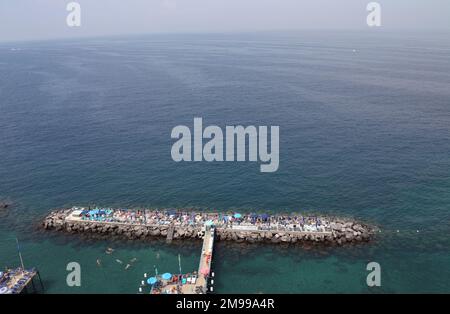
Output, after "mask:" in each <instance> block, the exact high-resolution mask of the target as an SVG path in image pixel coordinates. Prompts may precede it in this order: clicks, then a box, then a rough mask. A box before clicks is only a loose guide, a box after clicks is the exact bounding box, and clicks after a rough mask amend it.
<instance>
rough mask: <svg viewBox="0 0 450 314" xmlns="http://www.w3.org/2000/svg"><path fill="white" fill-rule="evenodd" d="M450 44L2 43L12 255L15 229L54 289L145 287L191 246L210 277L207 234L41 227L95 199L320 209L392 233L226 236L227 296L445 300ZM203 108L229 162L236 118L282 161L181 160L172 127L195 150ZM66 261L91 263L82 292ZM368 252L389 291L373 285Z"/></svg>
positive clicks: (175, 39) (266, 37)
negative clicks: (121, 236)
mask: <svg viewBox="0 0 450 314" xmlns="http://www.w3.org/2000/svg"><path fill="white" fill-rule="evenodd" d="M449 51H450V36H448V34H437V33H436V34H431V33H430V34H427V35H424V34H423V33H422V34H419V33H417V34H414V33H411V32H408V33H401V32H400V33H394V32H372V31H370V32H355V31H353V32H338V31H336V32H325V31H304V32H290V33H276V32H272V33H259V34H250V33H247V34H238V33H234V34H215V35H175V34H174V35H152V36H142V37H136V36H134V37H129V38H128V37H115V38H96V39H86V40H73V41H71V40H65V41H46V42H44V41H43V42H29V43H20V44H19V43H15V44H6V43H5V44H1V45H0V99H1V100H0V125H1V132H0V148H1V149H0V160H1V162H0V178H1V180H0V201H1V200H4V199H7V200H10V201H12V203H13V206H11V207H9V208H8V209H7V210H2V211H0V238H1V239H2V241H0V265H1V266H5V265H17V263H18V257H17V251H16V244H15V237H16V236H17V237H18V238H19V241H20V244H21V251H22V254H23V258H24V262H25V265H26V266H30V267H31V266H36V267H38V269H39V270H40V272H41V276H42V277H43V278H44V279H45V281H46V289H47V292H49V293H55V292H62V293H78V292H87V293H89V292H101V293H106V292H115V293H136V292H137V288H138V287H139V284H140V282H141V280H142V276H143V274H144V273H145V272H147V273H152V272H154V267H153V265H155V266H156V267H157V269H158V271H159V272H171V273H176V272H177V271H178V267H179V265H178V254H180V257H181V264H182V268H183V270H186V271H188V270H191V269H192V270H194V269H197V268H198V262H199V260H198V259H199V256H198V252H199V250H201V248H200V247H201V243H200V242H182V243H178V244H177V243H176V241H174V243H173V244H172V245H166V244H164V243H158V242H154V243H153V242H152V243H144V242H142V243H141V242H133V243H128V242H121V241H113V240H112V239H111V240H108V239H105V240H92V239H86V238H83V237H73V236H72V237H71V236H68V237H66V236H64V235H54V234H52V235H50V234H48V233H42V232H37V231H36V228H34V226H36V223H37V222H38V221H39V220H40V219H41V218H42V217H43V216H44V215H45V214H47V213H48V212H49V211H50V210H51V209H54V208H61V207H71V206H74V205H81V206H83V205H87V206H89V205H92V204H96V205H99V206H108V207H115V208H117V207H124V208H127V207H144V206H145V207H152V208H195V209H196V210H211V209H214V210H223V211H231V212H238V213H239V212H250V213H252V212H255V213H280V212H284V213H292V212H301V213H305V214H314V213H321V214H329V215H337V216H344V217H354V218H356V219H358V220H361V221H366V222H369V223H373V224H375V225H377V226H379V227H380V228H381V232H380V233H379V236H377V240H376V241H375V242H373V243H372V244H371V245H368V246H355V247H344V248H309V247H302V246H289V247H288V248H286V249H284V248H281V247H273V246H256V245H255V246H253V245H248V246H241V245H236V246H234V245H232V244H226V243H220V242H218V243H217V247H216V248H215V257H214V258H215V260H214V271H215V273H216V278H215V291H216V292H217V293H229V292H234V293H269V292H273V293H282V292H286V293H292V292H297V293H311V292H329V293H343V292H354V293H386V292H407V293H419V292H441V293H442V292H448V291H449V290H450V283H449V282H448V278H450V266H449V265H450V254H449V253H450V252H449V248H450V242H449V241H450V238H449V237H448V234H449V233H450V230H449V224H448V221H449V220H450V211H449V210H448V206H449V204H450V194H449V193H448V191H449V190H450V157H449V154H448V152H449V151H450V141H449V134H450V107H449V99H450V90H449V88H448V86H450V62H449V61H450V60H449V59H450V55H449V53H448V52H449ZM196 117H201V118H202V122H203V128H202V129H203V133H205V130H206V128H207V127H208V126H218V127H220V129H221V130H222V133H223V134H222V135H223V140H222V145H223V149H224V152H223V156H224V159H225V160H226V126H238V125H240V126H243V127H248V126H254V127H255V128H256V129H257V131H258V139H259V140H261V139H266V138H267V141H268V142H267V145H266V146H264V145H263V146H262V147H263V148H264V147H267V154H268V155H267V156H270V160H267V161H264V158H261V156H263V155H264V154H262V155H261V151H260V150H259V148H258V150H257V153H258V154H257V157H258V158H257V161H256V162H251V161H249V158H250V157H252V158H253V159H254V157H255V151H251V154H253V155H251V154H250V155H251V156H249V152H248V151H246V153H247V154H246V158H245V159H246V161H245V162H215V161H214V162H207V161H206V158H205V155H204V154H203V156H202V157H203V159H205V160H204V161H202V162H175V161H174V160H173V158H172V154H171V152H172V148H173V146H174V145H175V143H176V142H177V141H178V140H180V139H181V137H180V136H176V137H175V138H172V131H173V130H174V128H176V127H177V126H187V127H188V128H189V130H190V132H191V139H192V142H191V145H192V147H191V152H192V155H191V159H192V160H194V159H195V158H196V157H195V153H194V138H193V137H194V134H193V133H194V118H196ZM260 126H267V131H268V132H267V137H265V136H261V132H260V129H259V127H260ZM274 126H278V127H279V131H280V133H279V137H278V140H279V143H278V144H279V156H278V155H277V154H276V149H275V146H274V144H275V141H273V139H274V138H272V141H271V137H272V136H275V133H276V132H273V131H274V130H275V129H273V128H272V129H271V127H274ZM216 131H217V132H218V130H216ZM175 133H177V132H175ZM218 133H219V132H218ZM269 134H270V136H269ZM175 135H178V134H175ZM204 135H205V134H203V136H204ZM211 139H212V137H211ZM211 139H209V138H208V139H205V138H204V139H203V142H202V144H203V149H205V146H206V145H207V143H208V142H210V140H211ZM219 142H220V141H217V142H216V143H217V144H218V143H219ZM235 144H236V145H237V137H236V142H235ZM218 145H219V144H218ZM218 147H219V146H217V147H216V148H218ZM250 147H252V146H251V145H250ZM246 148H247V149H249V142H248V139H247V141H246ZM198 149H199V150H198V151H197V154H198V156H199V153H200V152H201V153H203V152H204V150H200V147H199V148H198ZM207 149H208V148H207ZM218 149H219V148H218ZM272 149H273V151H272ZM179 152H180V151H179ZM181 152H182V153H184V151H181ZM211 152H213V153H214V152H216V153H217V151H214V150H212V148H211ZM234 153H236V155H235V157H236V159H237V156H238V149H236V150H235V151H234ZM239 156H242V155H239ZM209 157H211V156H209ZM209 157H208V156H207V158H209ZM263 157H264V156H263ZM278 157H279V158H278ZM177 158H178V157H177ZM197 158H198V157H197ZM216 158H219V157H217V156H216ZM278 161H279V163H278ZM262 166H267V167H273V169H275V166H277V170H276V171H273V172H261V170H262V169H261V167H262ZM108 247H111V248H113V249H114V253H113V254H106V253H105V250H106V248H108ZM55 252H57V254H55ZM134 258H136V262H135V263H132V266H131V267H129V268H128V269H126V270H125V265H126V264H127V261H130V260H133V259H134ZM116 259H118V260H120V261H123V262H124V264H123V265H121V264H120V263H118V262H117V261H116ZM97 260H100V261H101V265H102V266H101V267H100V266H99V265H98V263H97V262H96V261H97ZM69 262H77V263H79V264H80V265H81V272H82V278H81V283H82V285H81V287H79V288H76V290H74V288H73V287H68V286H67V285H66V283H65V278H66V275H67V271H66V265H67V263H69ZM369 262H376V263H378V264H379V265H380V267H381V287H368V286H367V283H366V277H367V275H368V273H369V272H368V271H367V270H366V266H367V264H368V263H369ZM128 264H130V263H128Z"/></svg>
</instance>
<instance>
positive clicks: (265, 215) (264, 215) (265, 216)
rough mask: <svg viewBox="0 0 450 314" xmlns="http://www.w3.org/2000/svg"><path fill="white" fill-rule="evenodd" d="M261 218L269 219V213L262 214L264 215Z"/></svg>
mask: <svg viewBox="0 0 450 314" xmlns="http://www.w3.org/2000/svg"><path fill="white" fill-rule="evenodd" d="M261 219H262V220H267V219H269V215H267V214H262V215H261Z"/></svg>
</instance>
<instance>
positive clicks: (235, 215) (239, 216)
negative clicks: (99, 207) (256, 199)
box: [234, 214, 242, 218]
mask: <svg viewBox="0 0 450 314" xmlns="http://www.w3.org/2000/svg"><path fill="white" fill-rule="evenodd" d="M241 217H242V215H241V214H234V218H241Z"/></svg>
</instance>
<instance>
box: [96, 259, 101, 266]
mask: <svg viewBox="0 0 450 314" xmlns="http://www.w3.org/2000/svg"><path fill="white" fill-rule="evenodd" d="M97 266H98V267H101V266H102V261H101V260H100V259H99V258H97Z"/></svg>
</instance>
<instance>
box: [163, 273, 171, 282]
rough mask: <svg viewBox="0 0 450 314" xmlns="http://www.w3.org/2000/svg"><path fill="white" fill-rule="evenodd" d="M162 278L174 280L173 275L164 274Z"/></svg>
mask: <svg viewBox="0 0 450 314" xmlns="http://www.w3.org/2000/svg"><path fill="white" fill-rule="evenodd" d="M161 278H162V279H164V280H169V279H170V278H172V274H171V273H164V274H162V275H161Z"/></svg>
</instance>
